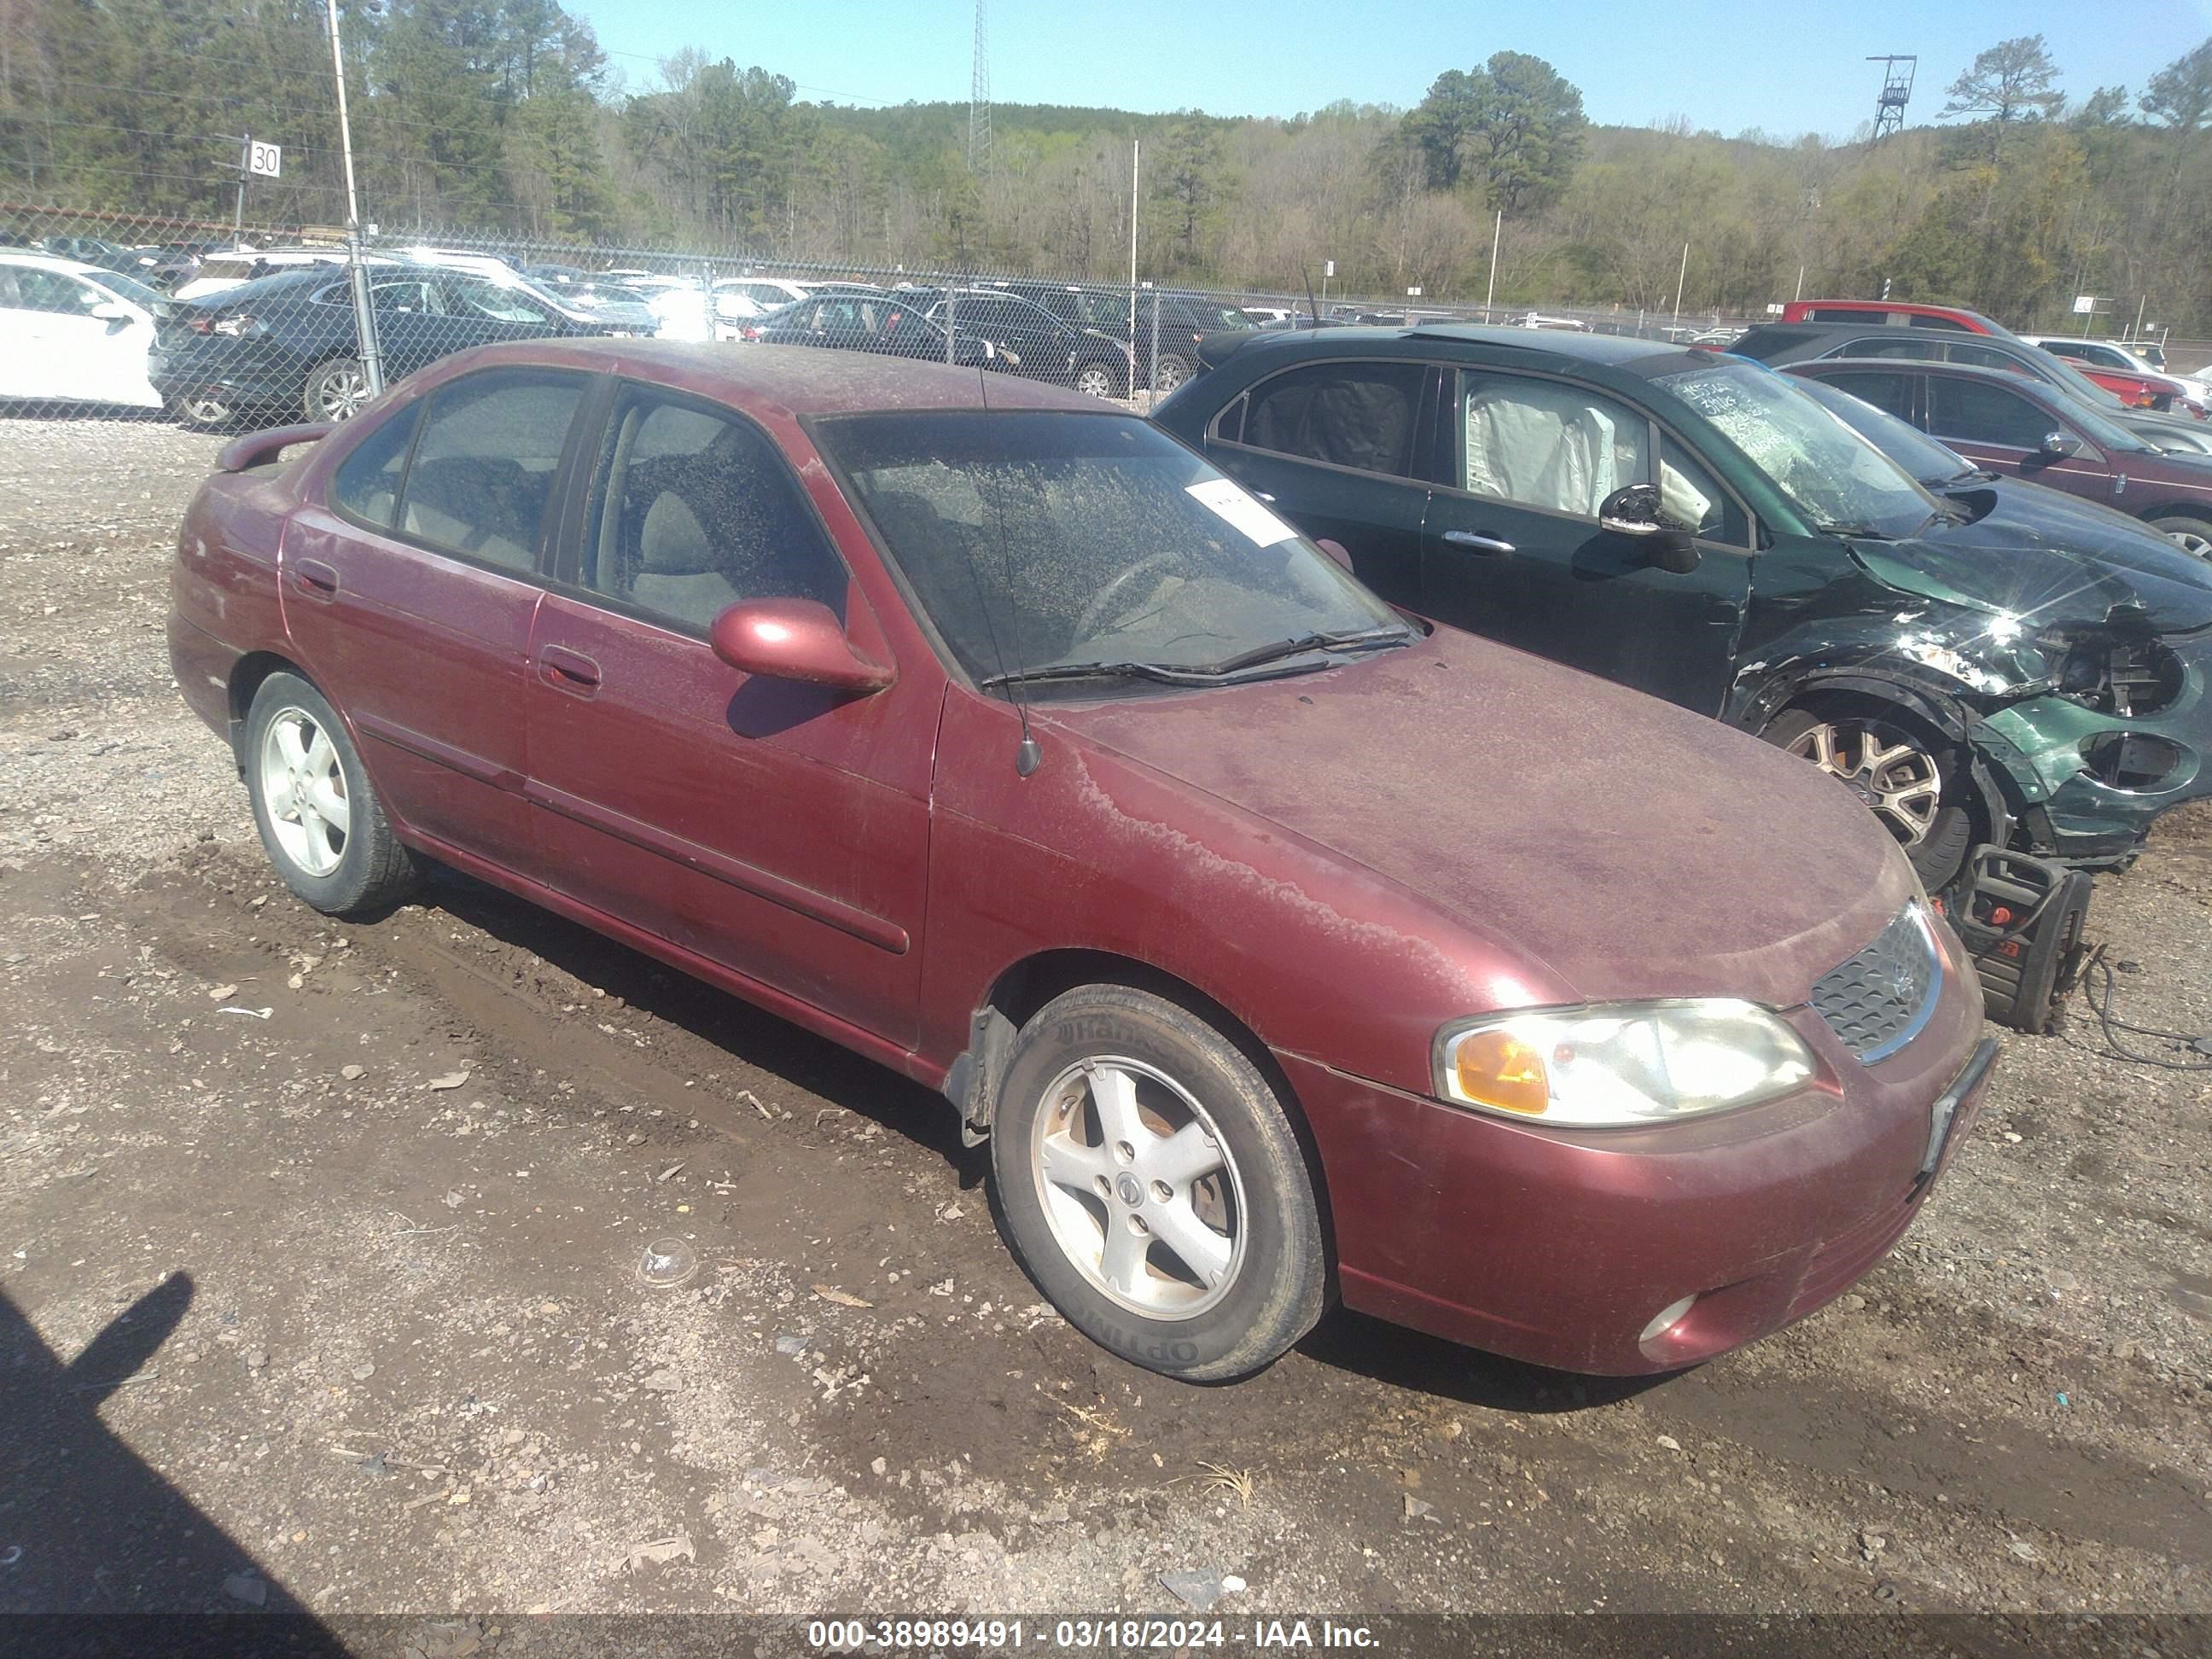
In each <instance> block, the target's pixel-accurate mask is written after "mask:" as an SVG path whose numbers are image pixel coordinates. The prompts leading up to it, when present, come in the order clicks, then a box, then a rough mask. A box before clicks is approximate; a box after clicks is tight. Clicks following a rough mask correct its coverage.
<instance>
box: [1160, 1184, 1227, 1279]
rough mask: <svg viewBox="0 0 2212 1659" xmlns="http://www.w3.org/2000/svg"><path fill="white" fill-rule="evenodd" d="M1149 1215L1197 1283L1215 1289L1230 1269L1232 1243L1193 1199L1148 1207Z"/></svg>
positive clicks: (1161, 1238)
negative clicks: (1208, 1222)
mask: <svg viewBox="0 0 2212 1659" xmlns="http://www.w3.org/2000/svg"><path fill="white" fill-rule="evenodd" d="M1146 1217H1147V1218H1148V1219H1149V1220H1150V1221H1151V1222H1152V1231H1153V1233H1154V1234H1155V1235H1156V1236H1157V1237H1158V1239H1159V1241H1160V1243H1163V1244H1164V1245H1166V1246H1167V1248H1168V1249H1170V1250H1172V1251H1174V1252H1175V1253H1176V1256H1177V1257H1179V1258H1180V1259H1181V1260H1182V1265H1183V1266H1184V1267H1188V1268H1189V1269H1190V1271H1191V1273H1193V1274H1194V1276H1195V1277H1196V1278H1197V1279H1198V1282H1199V1283H1200V1284H1201V1285H1205V1286H1206V1289H1208V1290H1212V1288H1213V1287H1214V1286H1215V1285H1218V1284H1219V1283H1220V1282H1221V1275H1222V1274H1224V1273H1227V1272H1228V1271H1229V1257H1230V1253H1231V1249H1233V1248H1234V1247H1233V1246H1232V1245H1231V1242H1230V1241H1229V1240H1228V1239H1226V1238H1224V1237H1222V1236H1221V1235H1220V1234H1219V1233H1217V1232H1216V1231H1213V1229H1212V1228H1211V1227H1209V1226H1207V1225H1206V1224H1205V1223H1204V1222H1203V1221H1200V1219H1199V1218H1198V1212H1197V1211H1195V1210H1194V1209H1192V1208H1191V1206H1190V1200H1188V1199H1177V1200H1176V1201H1174V1202H1173V1203H1170V1204H1163V1205H1159V1206H1157V1207H1152V1206H1147V1208H1146Z"/></svg>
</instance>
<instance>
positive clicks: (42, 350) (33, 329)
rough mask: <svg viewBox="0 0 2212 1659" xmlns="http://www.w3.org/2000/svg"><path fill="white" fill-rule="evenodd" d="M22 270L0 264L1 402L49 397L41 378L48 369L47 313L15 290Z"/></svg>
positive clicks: (18, 266)
mask: <svg viewBox="0 0 2212 1659" xmlns="http://www.w3.org/2000/svg"><path fill="white" fill-rule="evenodd" d="M24 269H26V267H23V266H20V265H12V264H5V263H0V398H43V397H46V396H47V395H48V393H47V392H46V383H45V380H44V378H43V376H44V374H46V372H47V371H48V370H49V369H50V368H51V358H50V356H49V351H48V348H47V346H46V334H47V329H48V323H47V316H48V313H46V312H45V311H42V310H40V309H39V308H38V307H34V306H33V305H32V304H31V303H30V302H29V301H27V300H26V299H25V298H24V297H23V295H21V292H20V291H19V290H18V289H17V288H16V285H15V279H16V276H18V275H19V274H20V272H21V271H22V270H24Z"/></svg>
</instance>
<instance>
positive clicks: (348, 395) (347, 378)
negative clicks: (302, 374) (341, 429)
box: [301, 357, 372, 422]
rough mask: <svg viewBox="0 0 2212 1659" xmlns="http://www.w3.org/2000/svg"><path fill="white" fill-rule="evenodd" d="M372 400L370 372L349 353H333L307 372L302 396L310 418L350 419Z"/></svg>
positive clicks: (312, 419) (322, 419)
mask: <svg viewBox="0 0 2212 1659" xmlns="http://www.w3.org/2000/svg"><path fill="white" fill-rule="evenodd" d="M371 401H372V399H371V398H370V396H369V390H368V371H367V370H366V369H364V368H362V366H361V365H360V364H359V363H358V362H355V361H354V360H353V359H352V358H350V357H333V358H331V360H330V362H326V363H325V364H323V365H322V366H321V367H320V368H318V369H316V370H315V372H314V373H313V374H310V375H309V376H307V391H306V392H304V393H303V394H302V395H301V404H303V405H304V406H305V409H306V411H307V418H308V419H309V420H311V421H340V422H343V421H349V420H351V419H353V417H354V416H356V415H358V414H360V413H361V411H362V410H364V409H367V408H368V405H369V404H370V402H371Z"/></svg>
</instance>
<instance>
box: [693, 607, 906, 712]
mask: <svg viewBox="0 0 2212 1659" xmlns="http://www.w3.org/2000/svg"><path fill="white" fill-rule="evenodd" d="M708 641H710V642H711V643H712V644H713V646H714V654H715V655H716V656H718V657H720V659H722V660H723V661H724V662H726V663H727V664H729V665H730V666H731V667H732V668H734V669H737V670H738V671H740V672H742V673H746V674H758V675H760V676H762V677H763V678H766V679H772V680H798V681H800V682H801V683H803V684H807V685H826V686H828V687H829V689H830V690H833V691H849V692H853V693H855V694H865V693H867V692H870V691H880V690H883V689H884V687H885V686H887V685H889V684H890V683H891V671H890V669H888V668H885V667H883V666H881V665H878V664H876V663H872V662H870V661H868V660H867V659H866V658H864V657H862V656H861V655H860V653H858V652H856V651H854V649H853V647H852V643H851V641H848V640H847V639H846V637H845V629H844V625H843V624H842V623H840V622H839V621H838V620H837V617H836V613H835V612H834V611H831V610H830V609H829V606H828V605H823V604H822V603H821V602H820V601H819V600H817V599H741V600H739V601H738V603H737V604H735V605H731V606H730V607H729V608H728V609H727V610H726V611H723V612H722V613H721V615H720V616H718V617H715V618H714V627H713V628H712V629H709V630H708Z"/></svg>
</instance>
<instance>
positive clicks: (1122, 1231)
mask: <svg viewBox="0 0 2212 1659" xmlns="http://www.w3.org/2000/svg"><path fill="white" fill-rule="evenodd" d="M1150 1243H1151V1241H1150V1240H1149V1239H1146V1238H1141V1237H1138V1235H1137V1234H1135V1233H1133V1232H1132V1231H1130V1230H1129V1224H1128V1223H1127V1221H1124V1220H1122V1219H1121V1218H1119V1217H1112V1218H1109V1219H1108V1221H1107V1223H1106V1249H1105V1251H1104V1252H1103V1255H1100V1257H1099V1260H1098V1271H1099V1273H1100V1274H1101V1275H1102V1276H1103V1278H1104V1279H1105V1280H1106V1282H1107V1283H1108V1284H1109V1285H1112V1286H1113V1287H1114V1288H1115V1290H1117V1291H1121V1294H1122V1295H1124V1296H1132V1297H1133V1296H1134V1295H1136V1294H1137V1283H1138V1281H1139V1279H1142V1278H1143V1277H1144V1274H1145V1251H1146V1249H1147V1248H1148V1246H1149V1245H1150Z"/></svg>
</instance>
